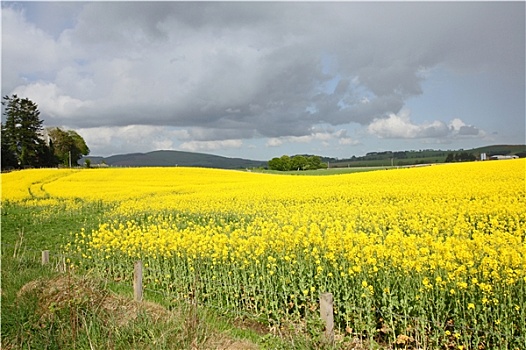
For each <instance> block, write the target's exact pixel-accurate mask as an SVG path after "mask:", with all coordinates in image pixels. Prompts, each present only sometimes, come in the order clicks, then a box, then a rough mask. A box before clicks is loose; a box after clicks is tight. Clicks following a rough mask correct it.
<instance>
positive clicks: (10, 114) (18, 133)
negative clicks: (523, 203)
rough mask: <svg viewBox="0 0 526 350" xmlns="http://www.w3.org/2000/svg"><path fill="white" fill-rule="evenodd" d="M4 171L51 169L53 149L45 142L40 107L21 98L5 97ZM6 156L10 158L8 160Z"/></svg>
mask: <svg viewBox="0 0 526 350" xmlns="http://www.w3.org/2000/svg"><path fill="white" fill-rule="evenodd" d="M2 105H4V106H5V110H4V113H3V114H4V115H5V117H6V120H5V125H4V124H2V168H3V169H5V168H7V167H14V168H23V167H39V166H49V165H51V164H49V162H50V159H49V147H48V146H47V144H46V142H45V141H44V140H43V139H42V130H43V128H42V123H43V121H42V120H40V117H39V116H40V111H39V110H38V106H37V105H36V104H35V103H34V102H32V101H31V100H29V99H28V98H19V97H18V96H17V95H12V96H5V97H3V101H2ZM4 156H5V157H6V158H5V159H4Z"/></svg>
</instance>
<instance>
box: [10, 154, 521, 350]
mask: <svg viewBox="0 0 526 350" xmlns="http://www.w3.org/2000/svg"><path fill="white" fill-rule="evenodd" d="M525 167H526V161H525V160H523V159H520V160H507V161H487V162H472V163H463V164H447V165H437V166H429V167H418V168H411V169H398V170H381V171H374V172H366V173H356V174H348V175H334V176H285V175H270V174H258V173H250V172H241V171H227V170H212V169H200V168H130V169H115V168H110V169H83V170H25V171H21V172H13V173H9V174H2V200H3V201H5V200H7V201H16V202H19V203H21V204H22V205H53V203H54V201H61V202H62V203H64V202H65V203H68V201H70V202H71V204H70V205H72V206H75V205H77V206H78V205H81V204H79V203H81V202H80V201H86V202H89V201H102V202H104V203H109V204H112V206H111V208H112V209H111V210H110V211H108V212H107V213H106V215H105V220H104V221H103V222H100V224H99V226H98V229H96V230H93V231H92V232H84V231H82V232H74V233H73V238H72V242H70V244H69V245H67V246H66V247H65V249H67V250H68V251H69V252H70V253H71V254H73V253H75V254H79V258H78V259H77V261H76V264H77V265H78V266H80V267H87V268H96V269H100V271H103V272H105V273H110V274H111V275H113V276H114V277H115V278H118V279H130V266H133V261H135V260H136V259H142V260H143V262H144V263H145V270H146V276H145V281H146V284H147V287H148V288H152V289H157V290H162V291H164V292H166V293H169V294H170V295H172V296H173V297H174V298H179V299H184V298H188V297H193V298H199V300H200V302H202V303H207V304H209V305H211V306H212V305H213V306H217V307H220V308H222V309H225V310H230V311H233V312H248V313H250V314H251V315H253V316H256V317H259V318H261V319H265V320H268V321H269V322H270V323H280V324H281V323H284V322H301V320H305V319H308V317H311V316H312V315H313V314H315V312H313V311H312V310H316V305H317V300H318V296H319V294H320V293H322V292H331V293H333V294H334V298H335V313H336V314H335V317H336V322H337V324H338V326H339V327H340V329H341V330H342V333H345V332H346V334H347V335H349V336H359V337H368V338H369V339H370V340H371V341H379V342H383V343H391V344H398V345H399V346H400V345H403V346H415V347H423V348H426V347H427V348H457V349H459V348H464V349H471V348H474V349H477V348H478V349H490V348H499V347H502V348H512V349H513V348H526V326H525V324H526V242H525V235H526V210H525V208H526V189H525ZM309 315H311V316H309ZM312 317H314V316H312Z"/></svg>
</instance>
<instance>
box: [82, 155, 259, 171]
mask: <svg viewBox="0 0 526 350" xmlns="http://www.w3.org/2000/svg"><path fill="white" fill-rule="evenodd" d="M86 159H89V160H90V161H91V165H92V166H93V165H97V164H107V165H109V166H112V167H146V166H152V167H173V166H189V167H203V168H218V169H245V168H255V167H265V166H266V165H267V162H262V161H257V160H249V159H242V158H227V157H221V156H216V155H212V154H205V153H194V152H181V151H154V152H148V153H130V154H121V155H115V156H110V157H91V156H87V157H84V158H82V159H81V160H79V164H84V162H85V160H86Z"/></svg>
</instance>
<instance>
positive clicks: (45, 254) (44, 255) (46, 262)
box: [42, 250, 49, 265]
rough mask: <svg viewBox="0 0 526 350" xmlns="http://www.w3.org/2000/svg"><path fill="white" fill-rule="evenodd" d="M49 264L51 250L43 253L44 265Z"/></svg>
mask: <svg viewBox="0 0 526 350" xmlns="http://www.w3.org/2000/svg"><path fill="white" fill-rule="evenodd" d="M47 264H49V250H43V251H42V265H47Z"/></svg>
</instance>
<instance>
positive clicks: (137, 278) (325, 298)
mask: <svg viewBox="0 0 526 350" xmlns="http://www.w3.org/2000/svg"><path fill="white" fill-rule="evenodd" d="M47 264H49V250H43V251H42V265H47ZM133 297H134V299H135V301H142V261H141V260H137V261H136V262H135V264H134V267H133ZM333 302H334V297H333V295H332V293H323V294H321V295H320V317H321V320H322V321H323V323H324V325H325V333H324V336H325V341H326V342H327V343H330V344H332V343H333V342H334V310H333Z"/></svg>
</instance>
